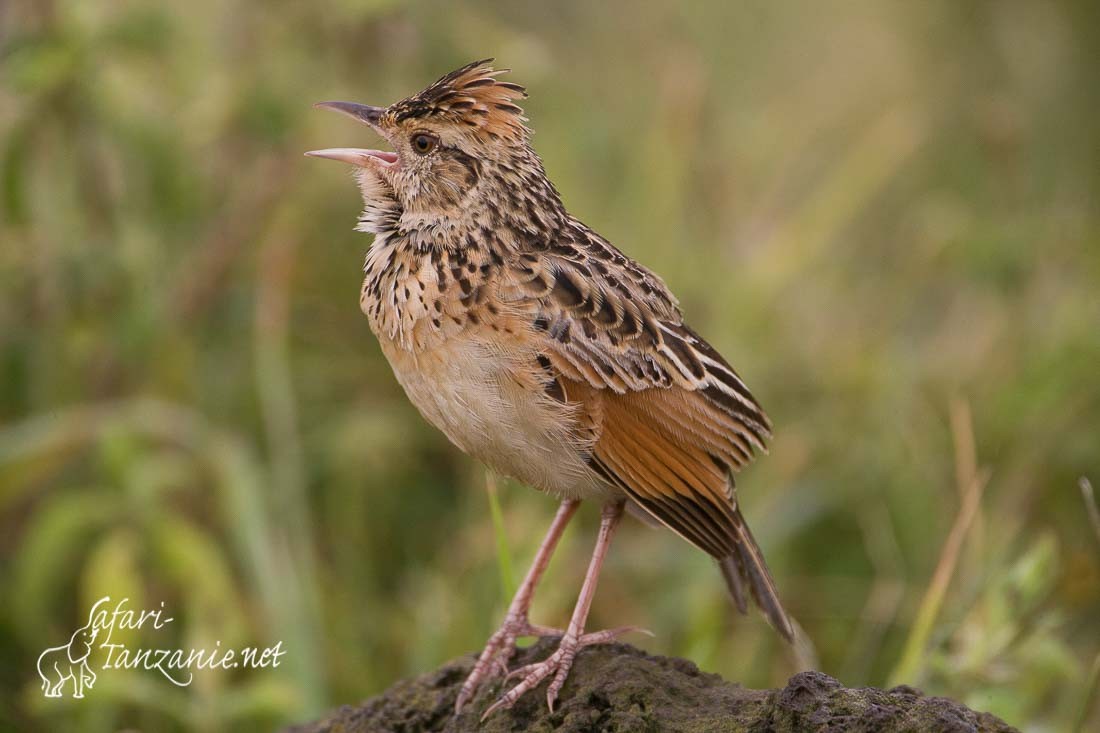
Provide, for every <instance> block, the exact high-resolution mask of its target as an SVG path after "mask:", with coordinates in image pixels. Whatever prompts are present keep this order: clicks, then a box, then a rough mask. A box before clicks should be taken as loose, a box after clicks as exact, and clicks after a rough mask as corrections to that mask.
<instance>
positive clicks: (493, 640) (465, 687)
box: [455, 615, 565, 713]
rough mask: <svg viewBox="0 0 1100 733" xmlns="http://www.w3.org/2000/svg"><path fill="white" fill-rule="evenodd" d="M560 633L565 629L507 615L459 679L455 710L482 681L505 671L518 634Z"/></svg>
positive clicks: (467, 699) (513, 651)
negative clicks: (472, 663) (465, 673)
mask: <svg viewBox="0 0 1100 733" xmlns="http://www.w3.org/2000/svg"><path fill="white" fill-rule="evenodd" d="M563 633H565V632H563V631H562V630H561V629H555V628H551V627H549V626H539V625H538V624H533V623H531V622H530V621H528V620H527V618H526V617H525V616H524V617H519V616H511V615H510V616H508V618H506V619H505V620H504V623H503V624H501V627H500V628H499V629H497V630H496V631H495V632H494V633H493V635H492V636H490V637H489V641H487V642H486V643H485V648H484V649H483V650H482V652H481V656H479V657H478V658H477V662H475V663H474V668H473V670H471V671H470V674H469V676H467V677H466V681H465V682H463V683H462V689H461V690H459V692H458V699H457V700H455V712H456V713H459V712H461V711H462V708H464V707H465V706H466V703H467V702H469V701H470V698H472V697H473V696H474V693H475V692H477V688H478V687H480V686H481V683H482V682H484V681H485V680H487V679H489V678H490V677H493V676H495V675H498V674H499V675H506V674H507V673H508V660H510V659H511V658H512V655H513V654H515V653H516V639H518V638H520V637H521V636H539V637H542V636H561V635H562V634H563Z"/></svg>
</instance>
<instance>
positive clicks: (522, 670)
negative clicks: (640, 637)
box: [481, 626, 653, 722]
mask: <svg viewBox="0 0 1100 733" xmlns="http://www.w3.org/2000/svg"><path fill="white" fill-rule="evenodd" d="M630 631H640V632H642V633H645V634H649V635H650V636H652V635H653V634H652V633H650V632H648V631H646V630H645V629H643V628H640V627H638V626H620V627H619V628H617V629H606V630H604V631H593V632H590V633H588V634H582V635H581V636H576V635H570V634H566V635H565V636H563V637H562V640H561V642H560V643H559V644H558V648H557V650H555V651H554V653H553V654H551V655H550V656H549V657H547V658H546V659H544V660H543V661H541V662H534V663H532V664H526V665H524V666H522V667H517V668H516V669H513V670H512V671H511V672H509V673H508V674H506V675H505V676H504V682H505V683H506V684H507V683H508V682H510V681H511V680H512V679H513V678H515V677H520V678H522V679H521V680H520V682H519V683H518V684H516V686H515V687H513V688H512V689H510V690H508V692H506V693H504V694H503V695H501V696H500V698H498V699H497V701H496V702H494V703H493V704H492V705H490V706H489V708H488V709H487V710H486V711H485V713H484V714H483V715H482V716H481V720H482V722H484V721H485V720H486V719H487V718H488V717H489V716H490V715H492V714H493V713H495V712H496V711H498V710H507V709H508V708H510V707H512V705H514V704H515V702H516V700H519V698H520V697H522V696H523V695H524V693H526V692H528V691H529V690H533V689H534V688H536V687H538V686H539V685H540V684H542V682H543V681H544V680H545V679H546V678H547V677H550V676H551V675H553V679H552V680H551V681H550V686H549V687H548V688H547V689H546V707H548V708H549V709H550V712H554V705H555V703H556V702H557V700H558V694H559V693H560V692H561V689H562V687H564V686H565V680H566V679H567V678H568V677H569V670H570V669H572V667H573V661H574V660H575V659H576V657H577V653H578V652H579V651H580V650H581V649H583V648H584V647H586V646H592V645H593V644H606V643H607V642H609V641H612V640H614V639H617V638H618V637H620V636H622V635H623V634H625V633H627V632H630Z"/></svg>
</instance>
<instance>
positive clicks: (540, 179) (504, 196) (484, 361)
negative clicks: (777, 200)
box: [307, 59, 793, 715]
mask: <svg viewBox="0 0 1100 733" xmlns="http://www.w3.org/2000/svg"><path fill="white" fill-rule="evenodd" d="M491 64H492V59H487V60H484V61H477V62H474V63H471V64H468V65H466V66H463V67H462V68H460V69H458V70H456V71H453V72H451V73H449V74H447V75H446V76H444V77H442V78H441V79H439V80H438V81H436V82H435V83H433V84H431V85H430V86H429V87H427V88H426V89H424V90H423V91H421V92H420V93H418V94H415V95H413V96H411V97H408V98H407V99H403V100H401V101H399V102H396V103H394V104H391V105H389V106H388V107H372V106H368V105H363V104H355V103H351V102H321V103H319V104H318V105H316V106H318V107H323V108H327V109H332V110H335V111H337V112H342V113H344V114H346V115H348V116H350V117H352V118H354V119H355V120H358V121H359V122H361V123H365V124H366V125H367V126H368V127H370V128H371V129H372V130H373V131H374V132H375V133H377V134H378V135H379V136H381V137H382V138H383V139H384V140H385V141H386V142H387V143H388V144H389V146H390V147H392V148H393V150H392V151H384V150H370V149H363V148H329V149H325V150H314V151H311V152H309V153H307V155H311V156H315V157H319V158H331V159H333V160H338V161H343V162H344V163H349V164H351V165H352V166H354V171H355V176H356V179H357V181H358V184H359V189H360V192H361V193H362V197H363V204H364V208H363V212H362V214H361V215H360V217H359V224H358V227H357V229H358V231H361V232H367V233H370V234H373V235H374V242H373V243H372V245H371V246H370V249H369V251H368V253H367V256H366V264H365V267H364V271H365V273H366V277H365V279H364V281H363V288H362V291H361V294H360V299H359V304H360V307H361V308H362V310H363V312H364V313H365V314H366V316H367V318H368V319H369V321H370V327H371V330H372V331H373V332H374V334H375V335H376V336H377V337H378V340H379V342H380V344H381V346H382V351H383V353H384V354H385V356H386V358H387V359H388V360H389V363H390V366H391V367H392V368H393V373H394V375H395V376H396V377H397V381H398V382H400V383H401V386H402V387H403V388H404V389H405V392H406V394H407V395H408V397H409V399H410V400H411V401H412V403H413V404H414V405H416V407H417V409H419V411H420V413H421V414H422V415H423V416H424V417H425V418H426V419H427V420H428V422H430V423H431V424H432V425H434V426H435V427H436V428H438V429H439V430H441V431H442V432H443V433H444V434H445V435H446V436H447V437H448V438H449V439H450V441H451V442H452V443H454V444H455V445H456V446H458V447H459V448H460V449H461V450H463V451H464V452H466V453H468V454H469V455H471V456H474V457H475V458H477V459H479V460H481V461H483V462H484V463H485V464H487V465H488V466H489V467H490V468H491V469H493V470H494V471H496V472H498V473H500V474H503V475H505V476H511V477H513V478H515V479H517V480H519V481H521V482H523V483H525V484H528V485H529V486H532V487H534V488H536V489H539V490H541V491H544V492H546V493H548V494H550V495H552V496H554V497H557V498H558V499H559V500H560V501H561V504H560V506H559V508H558V511H557V514H556V516H555V517H554V520H553V522H552V523H551V525H550V529H549V531H548V532H547V535H546V537H545V539H544V540H543V542H542V544H541V546H540V548H539V550H538V552H537V553H536V555H535V559H534V562H533V564H532V566H531V569H530V570H529V571H528V573H527V575H526V577H525V578H524V580H523V583H522V584H521V585H520V587H519V589H518V591H517V592H516V595H515V598H514V599H513V600H512V603H511V606H510V607H509V609H508V612H507V615H506V617H505V620H504V623H503V625H502V626H501V627H500V629H499V630H498V631H497V632H496V633H494V634H493V635H492V636H491V637H490V638H489V641H488V643H487V644H486V647H485V649H484V651H483V652H482V654H481V655H480V657H479V658H478V660H477V663H476V664H475V666H474V668H473V671H472V672H471V673H470V675H469V677H468V678H467V680H466V682H465V684H464V685H463V687H462V689H461V691H460V693H459V695H458V698H457V700H456V703H455V709H456V711H459V710H461V709H462V707H463V706H464V705H465V704H466V703H467V702H468V701H469V700H470V699H471V697H472V696H473V694H474V693H475V692H476V690H477V689H478V687H479V686H480V685H481V683H482V682H484V681H485V680H487V679H488V678H490V677H491V676H492V675H494V674H496V673H501V672H506V671H507V664H508V661H509V660H510V658H511V656H512V654H513V652H514V650H515V641H516V638H517V637H520V636H531V635H535V636H542V635H549V634H559V633H560V634H561V641H560V643H559V646H558V648H557V650H556V651H555V652H554V653H553V654H552V655H551V656H550V657H548V658H547V659H546V660H544V661H542V662H538V663H535V664H532V665H529V666H527V667H524V668H522V669H519V670H514V671H513V672H511V673H510V674H509V676H510V677H518V678H519V682H518V684H516V685H515V686H514V687H512V688H511V689H510V690H508V691H507V692H506V693H504V695H503V696H502V697H500V698H499V699H498V700H497V701H496V702H495V703H494V705H492V706H491V707H490V708H489V709H488V710H487V711H486V715H488V714H490V713H492V712H493V711H494V710H497V709H501V708H506V707H510V706H511V705H512V704H513V703H514V702H515V701H516V700H517V699H518V698H519V697H520V696H521V695H523V694H524V693H525V692H527V691H528V690H531V689H533V688H535V687H537V686H538V685H539V684H540V683H542V682H543V681H544V680H547V679H549V680H550V683H549V685H548V688H547V692H546V700H547V704H548V705H549V706H550V708H551V709H553V707H554V702H555V700H556V699H557V696H558V693H559V692H560V691H561V688H562V685H563V684H564V683H565V679H566V676H567V675H568V673H569V669H570V666H571V665H572V663H573V660H574V658H575V656H576V654H577V652H578V650H579V649H581V648H582V647H585V646H587V645H590V644H596V643H600V642H606V641H608V640H610V639H613V638H615V637H616V636H617V635H618V634H620V633H623V632H625V631H628V630H631V629H632V628H633V627H624V628H619V629H611V630H607V631H597V632H586V631H585V621H586V618H587V616H588V610H589V607H590V606H591V604H592V598H593V595H594V593H595V590H596V582H597V578H598V576H599V573H600V568H601V566H602V564H603V560H604V556H605V554H606V552H607V549H608V545H609V543H610V542H611V537H612V534H613V533H614V531H615V528H616V526H617V524H618V523H619V520H620V519H621V518H622V515H623V512H624V510H626V509H628V510H630V511H631V512H632V513H634V514H638V515H639V516H642V517H644V518H648V519H649V521H651V522H654V521H655V522H657V523H660V524H662V525H664V526H666V527H668V528H669V529H671V530H672V531H674V532H676V533H677V534H679V535H680V536H681V537H683V538H684V539H685V540H687V541H688V542H690V543H691V544H693V545H695V546H696V547H698V548H700V549H701V550H703V551H704V552H706V553H708V554H709V555H710V556H711V557H713V558H714V559H715V560H716V561H717V563H718V566H719V569H720V570H721V574H722V577H723V578H724V579H725V582H726V585H727V587H728V589H729V592H730V594H731V596H732V598H733V601H734V603H735V604H736V605H737V608H738V609H739V610H740V611H741V612H742V613H745V612H746V608H747V605H748V597H749V596H750V595H751V596H752V598H753V599H754V600H755V602H756V604H757V605H758V606H759V607H760V608H761V609H762V610H763V613H764V615H765V616H766V617H767V619H768V621H769V622H770V623H771V625H772V626H773V627H774V628H775V629H776V630H777V631H778V632H779V633H780V634H781V635H782V636H783V637H784V638H785V639H787V640H788V641H789V640H791V639H792V637H793V631H792V626H791V622H790V621H789V619H788V617H787V614H786V613H785V612H784V610H783V607H782V605H781V603H780V601H779V597H778V595H777V593H776V589H775V585H774V583H773V581H772V578H771V575H770V574H769V572H768V568H767V566H766V565H765V563H764V558H763V556H762V555H761V552H760V548H759V547H758V546H757V544H756V542H755V540H754V539H753V536H752V533H751V532H750V531H749V528H748V526H747V525H746V524H745V520H744V517H742V515H741V511H740V509H739V508H738V504H737V495H736V492H735V491H734V482H733V477H732V473H733V472H736V471H737V470H738V469H740V468H741V467H742V466H744V465H746V464H747V463H749V462H750V461H751V460H752V459H753V456H754V455H755V453H756V451H758V450H759V451H765V450H766V448H765V443H766V441H767V440H768V439H769V438H770V437H771V424H770V422H769V420H768V417H767V415H765V414H764V410H763V409H762V408H761V407H760V404H759V403H758V402H757V401H756V399H755V398H754V397H753V396H752V394H751V393H750V392H749V390H748V388H747V387H746V386H745V383H744V381H742V379H741V377H739V376H738V375H737V373H736V372H735V371H734V370H733V368H732V367H731V366H730V365H729V363H728V362H727V361H726V360H725V359H724V358H723V357H722V355H721V354H719V353H718V352H717V351H716V350H715V349H714V348H713V347H712V346H711V345H710V344H708V343H707V342H706V341H704V340H703V338H702V337H701V336H699V334H697V333H696V332H695V331H693V330H692V329H691V328H690V327H689V326H688V325H687V324H686V323H684V320H683V317H682V315H681V313H680V309H679V306H678V304H677V301H676V298H675V297H674V296H673V295H672V293H671V292H669V290H668V288H667V287H666V286H665V284H664V282H662V281H661V278H660V277H658V276H657V275H655V274H654V273H653V272H651V271H649V270H647V269H646V268H645V267H643V266H642V265H640V264H638V263H637V262H634V261H633V260H632V259H630V258H629V257H627V256H626V255H624V254H623V253H622V252H620V251H619V250H618V249H616V248H615V247H614V246H613V245H612V244H611V243H610V242H608V241H607V240H606V239H604V238H603V237H601V236H600V235H599V234H597V233H596V232H594V231H592V229H590V228H589V227H587V226H585V225H584V224H583V223H582V222H581V221H580V220H578V219H577V218H576V217H574V216H573V215H571V214H570V213H569V212H568V211H566V209H565V207H564V206H563V204H562V201H561V197H560V195H559V194H558V191H557V189H555V188H554V185H553V184H552V183H551V182H550V181H549V179H548V178H547V176H546V172H545V170H544V169H543V165H542V160H541V159H540V158H539V156H538V155H537V154H536V153H535V151H534V150H533V149H532V147H531V144H530V130H529V129H528V127H527V126H526V124H525V123H526V122H527V118H526V117H524V113H523V110H522V109H521V108H520V107H519V105H518V104H517V102H518V101H519V100H521V99H524V98H526V97H527V93H526V91H525V90H524V88H523V87H522V86H520V85H518V84H515V83H512V82H510V81H504V80H502V79H500V78H499V77H500V75H501V74H503V73H504V72H505V71H507V70H506V69H500V70H494V69H493V67H492V66H491ZM583 499H590V500H595V501H599V502H602V505H603V509H602V512H601V521H600V529H599V535H598V538H597V541H596V547H595V550H594V552H593V554H592V559H591V562H590V564H589V567H588V572H587V574H586V575H585V578H584V582H583V584H582V586H581V591H580V595H579V597H578V600H577V604H576V607H575V609H574V611H573V615H572V618H571V619H570V621H569V625H568V627H567V628H566V629H565V630H564V632H559V631H558V630H556V629H549V628H546V627H543V626H537V625H535V624H532V623H531V622H530V621H529V620H528V609H529V607H530V604H531V599H532V596H533V594H534V591H535V586H536V584H537V583H538V581H539V578H540V576H541V575H542V573H543V571H544V570H545V569H546V566H547V564H548V562H549V560H550V555H551V553H552V552H553V550H554V547H555V545H556V544H557V542H558V539H559V538H560V537H561V534H562V532H563V530H564V529H565V526H566V524H567V523H568V522H569V520H570V518H571V517H572V516H573V514H574V513H575V511H576V509H577V506H578V503H579V502H580V501H581V500H583Z"/></svg>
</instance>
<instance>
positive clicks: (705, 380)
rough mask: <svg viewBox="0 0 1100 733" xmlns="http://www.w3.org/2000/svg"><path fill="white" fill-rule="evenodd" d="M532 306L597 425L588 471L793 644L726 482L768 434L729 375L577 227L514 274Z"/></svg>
mask: <svg viewBox="0 0 1100 733" xmlns="http://www.w3.org/2000/svg"><path fill="white" fill-rule="evenodd" d="M509 274H510V280H511V281H512V282H513V286H512V287H513V292H512V297H513V298H515V299H521V300H524V301H526V302H528V303H531V304H533V305H534V313H535V316H534V317H535V321H534V323H535V326H536V328H537V329H540V330H541V331H544V332H545V335H546V338H545V344H546V345H545V351H544V357H545V361H546V362H548V366H549V368H550V371H551V372H556V374H557V376H558V381H559V382H560V383H561V384H562V390H563V392H564V393H566V394H567V395H569V396H570V398H571V399H576V400H579V401H582V402H584V403H587V404H586V406H587V409H586V410H585V411H586V412H587V413H589V414H594V415H599V416H600V421H599V423H600V424H599V425H598V427H597V428H596V436H595V440H594V444H593V448H592V453H591V456H590V458H589V461H590V465H591V466H592V467H593V469H594V470H596V471H598V472H599V473H600V474H601V475H602V476H603V478H604V479H605V480H607V481H608V482H609V483H611V484H613V485H615V486H617V487H619V488H621V489H622V490H623V491H624V492H625V493H626V494H627V495H628V496H629V497H630V498H631V499H632V500H633V501H634V502H635V503H636V504H637V505H638V506H639V507H641V508H642V509H644V510H645V511H646V512H648V513H649V514H650V515H651V516H653V517H654V518H656V519H657V520H658V521H660V522H661V523H663V524H665V525H666V526H668V527H669V528H670V529H672V530H674V531H675V532H677V533H678V534H679V535H681V536H682V537H683V538H684V539H686V540H688V541H689V542H691V543H692V544H694V545H696V546H697V547H699V548H700V549H702V550H704V551H706V552H707V553H709V554H710V555H712V556H713V557H715V558H716V559H718V561H719V564H720V566H721V567H722V571H723V576H724V577H725V578H726V580H727V583H728V584H729V586H730V592H731V594H732V595H733V596H734V599H735V601H736V602H737V605H738V607H739V608H740V609H741V610H742V611H743V610H744V608H745V605H746V604H745V595H746V594H745V588H744V586H745V584H746V583H747V585H748V588H749V590H750V591H751V592H752V594H753V596H754V597H755V598H756V600H757V602H758V603H759V605H760V606H761V607H762V608H763V609H764V611H765V612H766V615H767V616H768V618H769V619H770V620H771V621H772V623H773V625H774V626H775V627H776V628H777V629H778V630H779V631H780V632H781V633H783V635H784V636H786V637H788V638H790V635H791V631H790V624H789V622H788V620H787V618H786V615H785V614H784V613H783V610H782V607H781V606H780V603H779V600H778V597H777V595H776V592H775V588H774V584H773V583H772V581H771V578H770V576H769V574H768V571H767V567H766V566H765V565H764V561H763V558H762V556H761V555H760V551H759V548H757V546H756V543H755V541H754V540H753V538H752V535H751V533H750V532H749V531H748V527H747V526H746V525H745V523H744V520H743V518H742V517H741V513H740V511H739V510H738V508H737V503H736V497H735V495H734V488H733V480H732V476H731V471H736V470H738V469H740V468H741V466H744V465H745V464H747V463H748V462H750V461H751V460H752V458H753V456H754V452H755V450H757V449H759V450H766V447H765V441H766V440H767V439H768V438H770V437H771V431H770V423H769V421H768V418H767V416H766V415H765V414H764V411H763V410H762V409H761V407H760V405H759V404H758V403H757V402H756V400H755V399H754V398H753V396H752V394H751V393H750V392H749V390H748V388H747V387H746V386H745V384H744V382H742V381H741V378H740V377H739V376H738V375H737V373H736V372H734V370H733V369H732V368H731V367H730V365H729V364H728V363H727V362H726V361H725V359H723V358H722V356H721V355H720V354H718V352H717V351H715V350H714V349H713V348H712V347H711V346H710V345H709V344H707V343H706V341H704V340H703V339H702V338H700V337H699V336H698V335H697V334H696V333H695V332H694V331H692V330H691V329H690V328H688V327H687V326H686V325H684V323H683V320H682V317H681V314H680V311H679V308H678V307H677V304H676V300H675V298H674V297H673V296H672V294H671V293H670V292H669V291H668V289H667V287H665V285H664V283H663V282H662V281H661V280H660V278H658V277H657V276H656V275H654V274H653V273H651V272H649V271H648V270H646V269H645V268H643V267H641V266H640V265H638V264H637V263H635V262H633V261H631V260H630V259H628V258H627V257H626V256H625V255H623V254H622V253H621V252H619V251H618V250H616V249H615V248H614V247H612V246H611V245H610V244H609V243H608V242H606V241H605V240H603V239H601V238H600V237H598V236H597V235H595V234H594V233H592V232H591V231H590V230H588V229H587V228H585V227H584V226H583V225H581V224H579V223H576V222H575V223H574V224H573V226H572V227H571V228H569V229H568V230H567V231H566V232H565V233H564V234H563V236H562V240H561V241H559V242H556V243H554V244H553V245H551V246H550V247H548V248H547V249H546V250H544V251H539V252H534V253H529V254H524V255H521V256H520V258H519V259H518V260H517V261H516V262H515V263H514V264H513V265H512V267H511V272H510V273H509Z"/></svg>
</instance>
